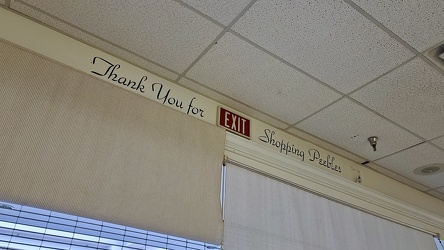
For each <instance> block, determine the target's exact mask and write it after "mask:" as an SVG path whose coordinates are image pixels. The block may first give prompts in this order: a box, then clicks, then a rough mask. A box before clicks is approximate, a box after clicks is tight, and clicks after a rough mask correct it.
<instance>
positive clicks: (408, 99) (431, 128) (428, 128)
mask: <svg viewBox="0 0 444 250" xmlns="http://www.w3.org/2000/svg"><path fill="white" fill-rule="evenodd" d="M351 96H352V97H353V98H355V99H356V100H358V101H359V102H361V103H363V104H364V105H366V106H368V107H370V108H372V109H373V110H376V111H377V112H378V113H380V114H382V115H384V116H385V117H387V118H389V119H391V120H393V121H395V122H396V123H398V124H400V125H401V126H403V127H405V128H407V129H409V130H411V131H412V132H414V133H416V134H418V135H420V136H422V137H424V138H426V139H432V138H435V137H437V136H440V135H442V134H444V77H443V75H442V74H440V73H439V72H438V71H436V70H435V69H434V68H433V67H431V66H430V65H428V64H426V63H425V62H423V61H422V60H421V59H419V58H417V59H414V60H412V61H411V62H409V63H408V64H406V65H404V66H402V67H400V68H399V69H397V70H395V71H393V72H391V73H389V74H387V75H385V76H384V77H381V78H380V79H378V80H377V81H375V82H372V83H371V84H369V85H368V86H365V87H364V88H362V89H360V90H359V91H357V92H356V93H353V94H352V95H351Z"/></svg>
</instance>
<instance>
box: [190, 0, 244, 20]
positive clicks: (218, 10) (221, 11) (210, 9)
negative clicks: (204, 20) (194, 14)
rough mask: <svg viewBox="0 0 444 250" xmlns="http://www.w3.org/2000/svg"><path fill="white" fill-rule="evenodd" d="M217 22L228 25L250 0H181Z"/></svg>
mask: <svg viewBox="0 0 444 250" xmlns="http://www.w3.org/2000/svg"><path fill="white" fill-rule="evenodd" d="M182 1H183V2H185V3H187V4H189V5H191V6H193V7H194V8H196V9H198V10H199V11H201V12H203V13H204V14H206V15H207V16H209V17H211V18H213V19H214V20H217V21H218V22H220V23H222V24H224V25H228V24H230V22H231V21H233V19H234V18H235V17H236V16H237V15H239V13H240V12H241V11H242V10H243V9H244V8H245V7H246V6H247V5H248V3H250V1H251V0H224V1H220V0H210V1H207V0H182Z"/></svg>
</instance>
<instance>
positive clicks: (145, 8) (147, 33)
mask: <svg viewBox="0 0 444 250" xmlns="http://www.w3.org/2000/svg"><path fill="white" fill-rule="evenodd" d="M24 2H25V3H26V4H20V3H19V2H16V1H13V2H12V7H13V8H14V9H16V10H18V11H21V10H22V9H23V8H26V6H25V5H32V6H34V7H35V8H37V9H40V10H43V11H44V12H46V13H49V14H50V15H52V16H55V17H56V18H59V19H61V20H63V21H65V22H68V23H70V24H72V25H74V26H76V27H79V28H81V29H82V30H85V31H87V32H89V33H90V34H94V35H96V36H98V37H101V38H103V39H105V40H108V41H111V42H112V43H114V44H116V45H118V46H120V47H123V48H125V49H127V50H130V51H132V52H133V53H135V54H138V55H140V56H142V57H145V58H147V59H149V60H152V61H154V62H156V63H159V64H160V65H163V66H165V67H167V68H170V69H172V70H173V71H176V72H182V71H184V70H185V69H186V68H187V67H188V66H189V65H190V64H191V63H192V62H193V61H194V60H195V59H196V58H197V57H198V56H199V55H200V53H202V52H203V51H204V49H205V48H206V47H208V45H210V44H211V42H212V41H213V39H214V38H216V36H217V35H218V34H219V33H220V32H221V31H222V28H221V27H219V26H217V25H216V24H214V23H212V22H211V21H209V20H207V19H205V18H204V17H202V16H200V15H198V14H196V13H194V12H193V11H191V10H190V9H188V8H186V7H184V6H183V5H181V4H179V3H177V2H175V1H169V0H163V1H154V0H152V1H143V0H134V1H131V2H127V1H123V0H113V1H104V0H102V1H88V0H77V1H52V0H25V1H24Z"/></svg>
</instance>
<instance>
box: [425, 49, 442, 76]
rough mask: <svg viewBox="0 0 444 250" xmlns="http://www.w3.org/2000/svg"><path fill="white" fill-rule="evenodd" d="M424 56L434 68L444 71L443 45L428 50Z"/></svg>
mask: <svg viewBox="0 0 444 250" xmlns="http://www.w3.org/2000/svg"><path fill="white" fill-rule="evenodd" d="M425 56H426V57H427V58H428V59H429V60H430V61H432V62H433V63H434V64H436V66H438V67H439V68H441V69H442V70H444V44H441V45H439V46H438V47H436V48H434V49H432V50H430V51H429V52H427V53H426V54H425Z"/></svg>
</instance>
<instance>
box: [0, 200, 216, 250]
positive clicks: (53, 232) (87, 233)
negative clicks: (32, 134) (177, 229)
mask: <svg viewBox="0 0 444 250" xmlns="http://www.w3.org/2000/svg"><path fill="white" fill-rule="evenodd" d="M2 249H8V250H9V249H11V250H18V249H26V250H33V249H39V250H40V249H69V250H80V249H81V250H83V249H109V250H118V249H119V250H129V249H146V250H164V249H172V250H188V249H189V250H206V249H220V247H219V246H215V245H211V244H206V243H202V242H197V241H192V240H187V239H183V238H178V237H174V236H169V235H164V234H159V233H155V232H150V231H145V230H141V229H136V228H131V227H125V226H121V225H116V224H111V223H107V222H103V221H97V220H92V219H88V218H82V217H77V216H73V215H68V214H62V213H57V212H53V211H48V210H42V209H37V208H33V207H27V206H21V205H16V204H10V203H2V202H0V250H2Z"/></svg>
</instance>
